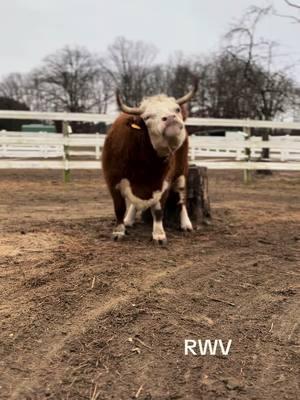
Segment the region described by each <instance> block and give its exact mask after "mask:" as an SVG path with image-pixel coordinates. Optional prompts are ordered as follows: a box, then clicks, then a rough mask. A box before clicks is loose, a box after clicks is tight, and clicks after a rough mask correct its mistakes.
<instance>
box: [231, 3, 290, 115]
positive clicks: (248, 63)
mask: <svg viewBox="0 0 300 400" xmlns="http://www.w3.org/2000/svg"><path fill="white" fill-rule="evenodd" d="M271 12H272V8H271V7H270V6H269V7H266V8H259V7H251V8H250V9H249V11H248V12H247V13H246V15H245V17H244V18H243V20H242V21H241V23H240V24H238V25H237V26H236V27H234V28H232V29H231V30H230V31H229V32H228V33H227V35H226V39H227V41H228V44H227V47H226V49H225V51H226V52H228V53H229V54H230V55H231V56H232V58H234V59H236V60H238V61H239V63H240V66H243V75H244V83H245V84H246V85H247V86H248V87H249V90H250V92H251V94H252V96H254V98H255V103H254V107H255V109H254V111H255V114H256V117H257V118H259V119H267V120H269V119H273V118H274V117H275V116H276V115H277V114H278V113H280V112H283V111H284V109H285V108H286V106H287V104H288V102H289V99H290V96H291V94H293V90H292V87H293V83H292V81H291V79H289V78H288V77H287V75H286V72H285V71H284V70H279V69H278V68H276V66H275V64H274V56H275V55H274V49H275V48H276V44H275V43H274V42H270V41H267V40H265V39H257V37H256V36H257V35H256V30H257V27H258V24H259V23H260V22H261V20H262V19H263V18H264V17H265V16H267V15H270V13H271ZM242 24H245V25H242ZM249 94H250V93H249Z"/></svg>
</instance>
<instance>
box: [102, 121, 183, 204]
mask: <svg viewBox="0 0 300 400" xmlns="http://www.w3.org/2000/svg"><path fill="white" fill-rule="evenodd" d="M132 124H136V125H138V126H139V127H140V128H141V129H136V128H134V127H132ZM187 157H188V138H187V139H186V140H185V142H184V143H183V145H182V146H181V147H180V148H179V149H178V150H177V151H176V152H175V153H174V154H172V155H170V156H168V157H166V158H161V157H159V156H158V155H157V153H156V151H155V150H154V149H153V147H152V144H151V142H150V138H149V135H148V130H147V127H146V125H145V123H144V121H143V120H142V118H140V117H137V116H133V115H129V114H121V115H120V116H119V117H118V118H117V120H116V121H115V122H114V124H113V125H112V127H111V129H110V130H109V132H108V134H107V137H106V140H105V144H104V149H103V154H102V165H103V172H104V177H105V180H106V182H107V185H108V187H109V190H110V192H111V193H113V192H114V191H115V187H116V185H117V184H118V183H119V182H120V181H121V179H124V178H126V179H128V180H129V182H130V185H131V188H132V191H133V193H134V194H135V195H136V196H138V197H140V198H141V199H149V198H151V197H152V194H153V192H154V191H155V190H161V188H162V184H163V181H164V179H166V178H168V180H169V181H170V182H174V179H176V178H177V177H178V176H180V175H185V176H186V174H187V170H188V161H187Z"/></svg>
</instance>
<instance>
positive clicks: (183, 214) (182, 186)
mask: <svg viewBox="0 0 300 400" xmlns="http://www.w3.org/2000/svg"><path fill="white" fill-rule="evenodd" d="M175 191H176V192H177V193H178V195H179V206H180V228H181V229H182V230H183V231H192V230H193V225H192V223H191V220H190V218H189V215H188V212H187V209H186V179H185V176H184V175H180V176H179V177H178V178H177V180H176V182H175Z"/></svg>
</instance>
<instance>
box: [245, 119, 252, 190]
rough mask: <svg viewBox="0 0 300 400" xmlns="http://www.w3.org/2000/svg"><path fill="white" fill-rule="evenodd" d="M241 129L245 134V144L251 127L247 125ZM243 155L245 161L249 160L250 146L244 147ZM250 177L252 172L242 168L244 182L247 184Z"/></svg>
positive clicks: (249, 135)
mask: <svg viewBox="0 0 300 400" xmlns="http://www.w3.org/2000/svg"><path fill="white" fill-rule="evenodd" d="M243 131H244V132H245V134H246V136H245V141H246V144H247V142H249V139H250V137H251V128H250V127H249V126H245V127H244V128H243ZM245 156H246V162H247V161H250V159H251V149H250V147H247V146H246V147H245ZM251 179H252V174H251V171H250V170H249V169H244V183H246V184H248V183H250V182H251Z"/></svg>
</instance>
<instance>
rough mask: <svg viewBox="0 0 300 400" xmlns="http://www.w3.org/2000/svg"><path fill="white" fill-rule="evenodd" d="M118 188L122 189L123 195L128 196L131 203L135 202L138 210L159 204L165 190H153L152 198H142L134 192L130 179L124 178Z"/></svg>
mask: <svg viewBox="0 0 300 400" xmlns="http://www.w3.org/2000/svg"><path fill="white" fill-rule="evenodd" d="M116 188H117V189H119V190H120V192H121V194H122V196H123V197H124V198H126V199H127V200H128V201H129V202H130V203H131V204H133V205H134V207H135V208H136V209H137V210H138V211H143V210H146V209H147V208H149V207H152V206H154V205H155V204H157V203H158V202H159V201H160V199H161V197H162V195H163V192H164V191H163V190H162V191H160V190H157V191H156V192H153V195H152V197H151V198H150V199H147V200H144V199H140V198H139V197H137V196H135V195H134V194H133V193H132V190H131V186H130V182H129V180H128V179H122V180H121V182H120V183H118V185H117V186H116Z"/></svg>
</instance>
